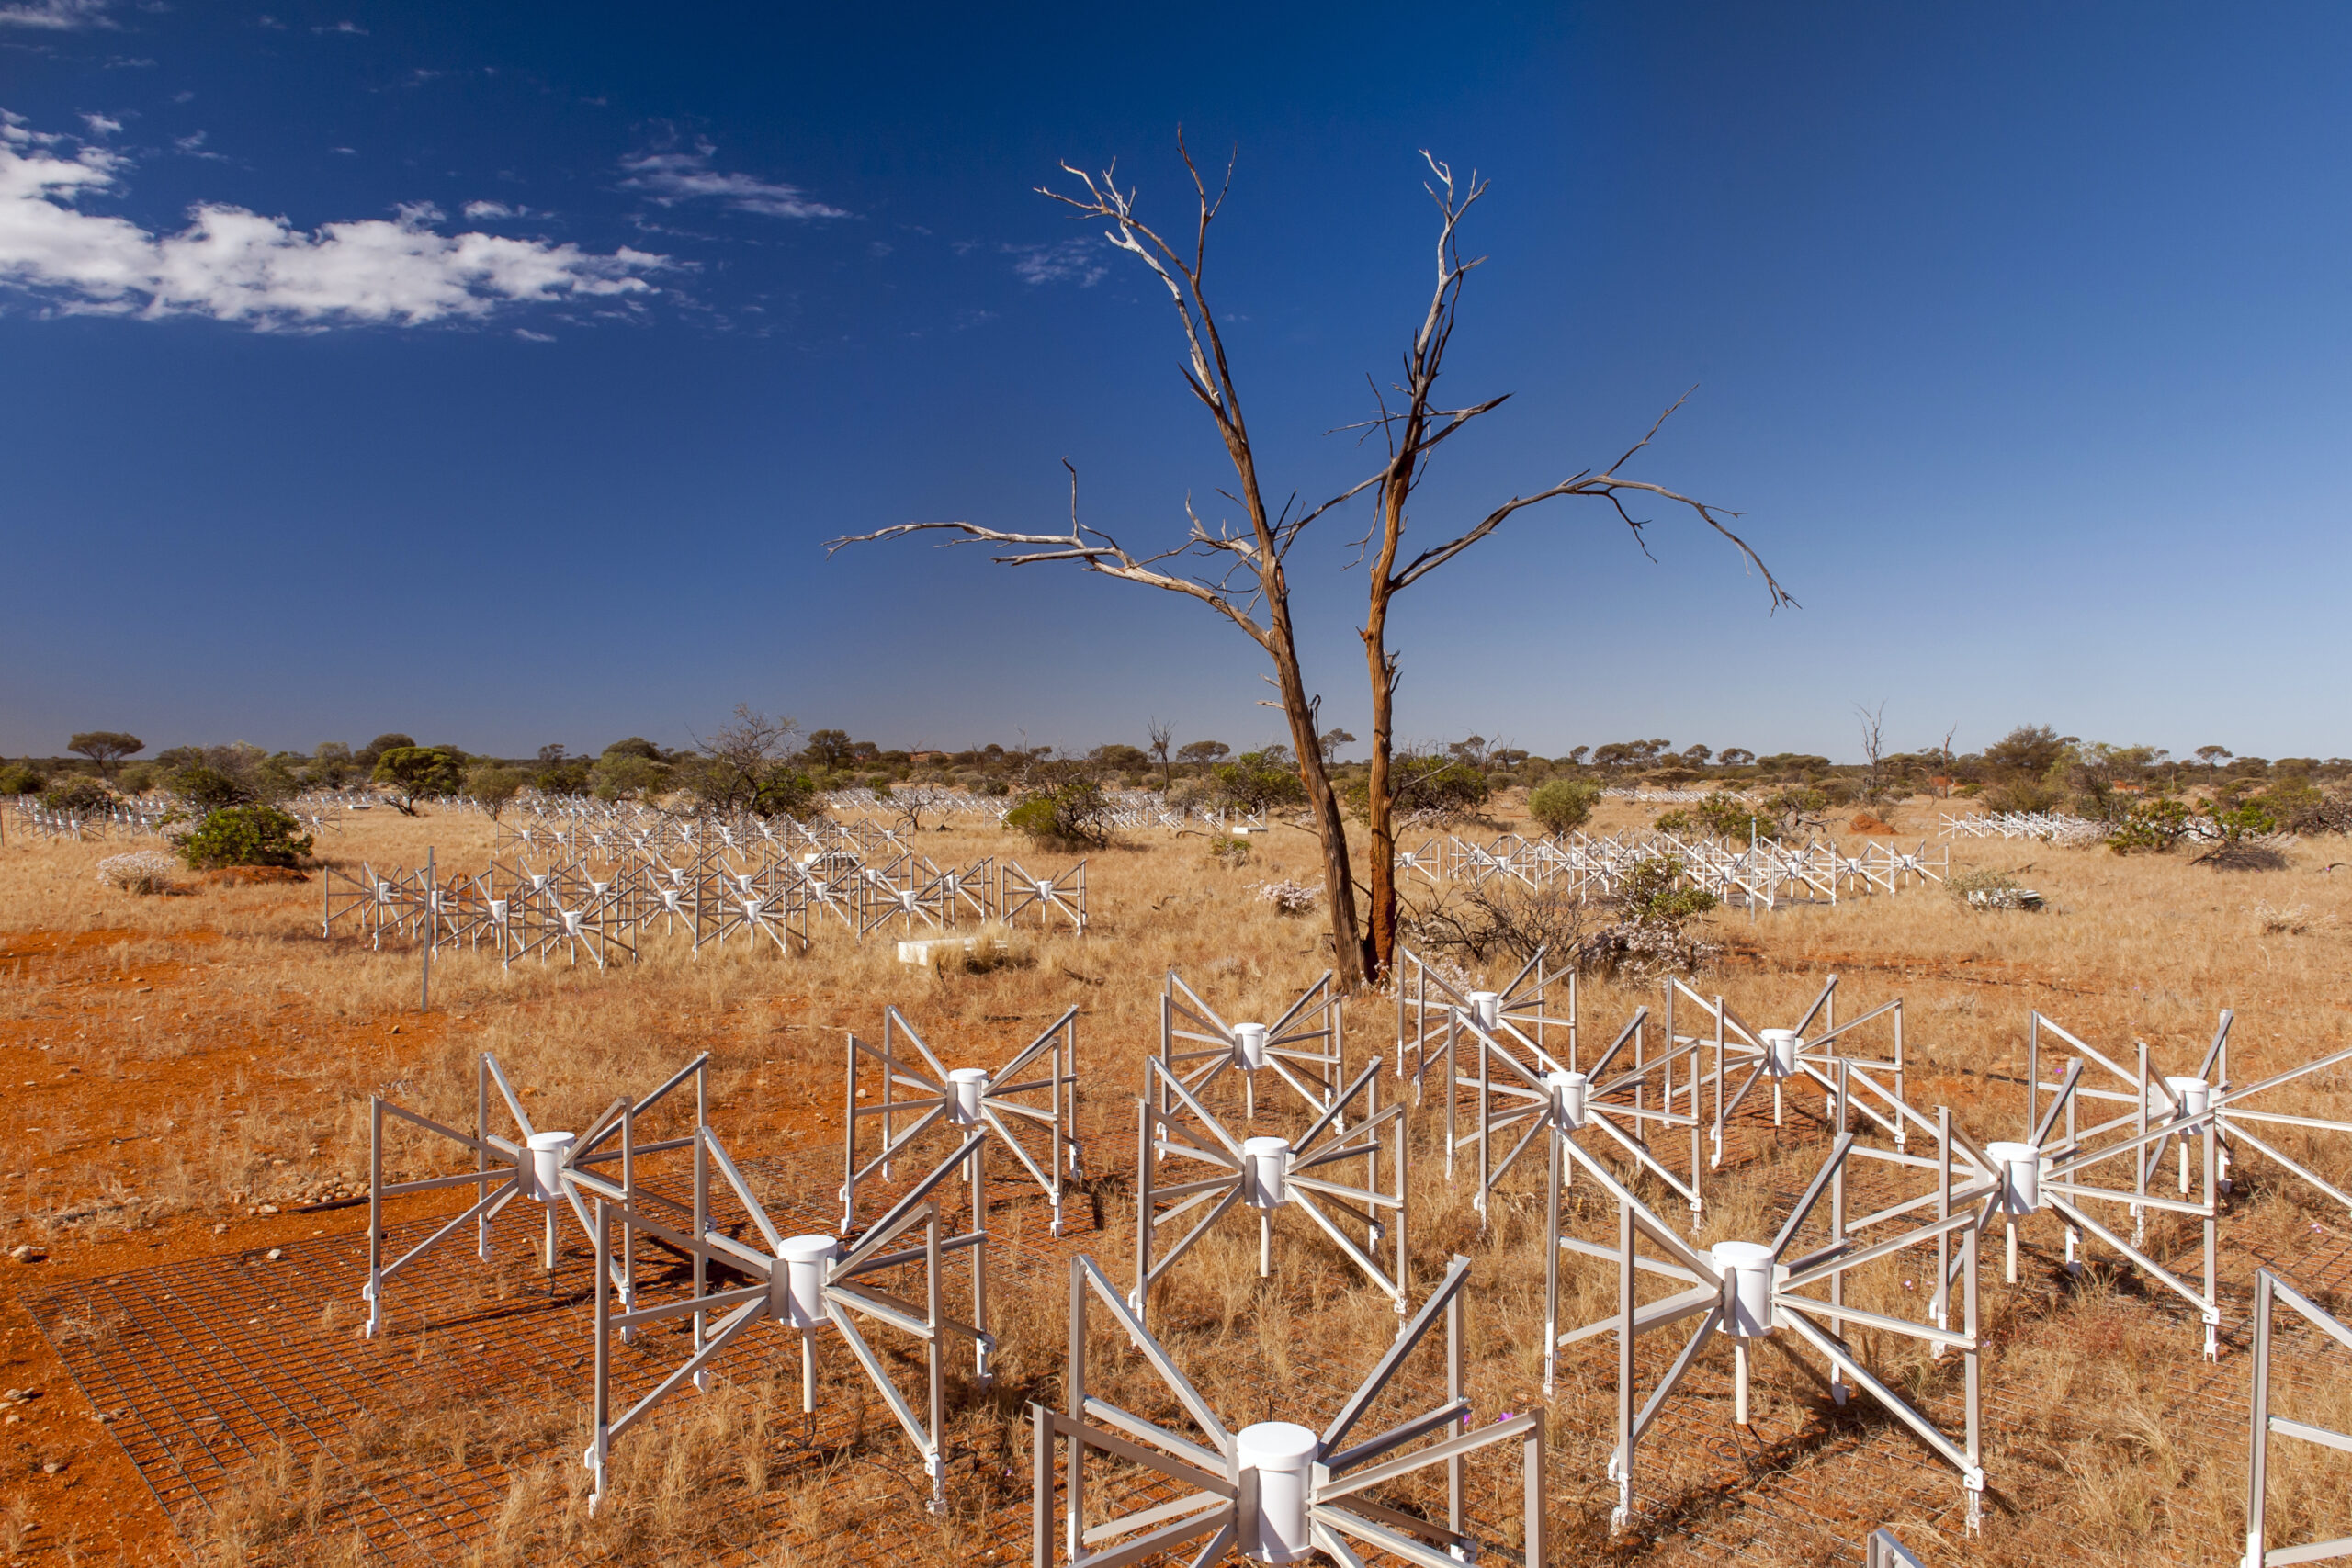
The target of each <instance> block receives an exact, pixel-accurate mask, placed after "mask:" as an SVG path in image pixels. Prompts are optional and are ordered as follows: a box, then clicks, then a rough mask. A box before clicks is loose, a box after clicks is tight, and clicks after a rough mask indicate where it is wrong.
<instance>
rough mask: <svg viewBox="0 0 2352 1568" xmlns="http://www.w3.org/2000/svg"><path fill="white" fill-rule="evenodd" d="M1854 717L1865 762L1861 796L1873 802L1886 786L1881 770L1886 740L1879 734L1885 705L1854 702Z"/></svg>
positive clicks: (1884, 713)
mask: <svg viewBox="0 0 2352 1568" xmlns="http://www.w3.org/2000/svg"><path fill="white" fill-rule="evenodd" d="M1854 717H1855V719H1856V720H1857V721H1859V722H1860V725H1861V727H1862V761H1863V762H1864V763H1865V764H1867V771H1866V772H1865V773H1863V775H1862V798H1863V799H1865V800H1869V801H1871V802H1875V801H1876V800H1877V799H1878V797H1879V795H1881V794H1882V793H1883V791H1884V789H1885V787H1886V781H1885V777H1884V774H1883V767H1884V763H1885V759H1886V742H1885V741H1884V740H1883V739H1882V738H1881V735H1880V731H1881V730H1882V729H1883V728H1884V727H1885V723H1886V705H1885V704H1884V703H1881V704H1879V705H1878V706H1877V707H1875V708H1871V707H1865V706H1863V705H1861V704H1860V703H1856V704H1855V705H1854Z"/></svg>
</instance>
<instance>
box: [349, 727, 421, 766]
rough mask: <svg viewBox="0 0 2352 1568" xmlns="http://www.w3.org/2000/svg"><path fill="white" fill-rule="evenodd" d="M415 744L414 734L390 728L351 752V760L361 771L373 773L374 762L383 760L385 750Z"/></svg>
mask: <svg viewBox="0 0 2352 1568" xmlns="http://www.w3.org/2000/svg"><path fill="white" fill-rule="evenodd" d="M415 744H416V738H415V737H414V736H411V735H402V734H401V732H400V731H398V730H396V729H395V730H390V731H388V732H386V733H385V734H382V735H379V736H378V737H376V739H373V740H370V741H369V742H368V744H367V745H365V746H362V747H361V748H360V749H359V750H357V751H356V752H354V753H353V754H352V758H351V760H352V761H353V763H354V764H356V766H357V767H358V768H359V770H360V771H361V772H362V773H374V772H375V771H376V764H377V763H378V762H380V761H383V760H384V753H385V752H387V751H397V750H400V749H401V747H403V746H413V745H415Z"/></svg>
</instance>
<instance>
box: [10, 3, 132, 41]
mask: <svg viewBox="0 0 2352 1568" xmlns="http://www.w3.org/2000/svg"><path fill="white" fill-rule="evenodd" d="M111 6H112V0H17V4H15V5H8V6H0V28H42V29H43V30H45V31H49V32H61V33H62V32H72V31H73V30H74V29H75V28H111V27H113V26H115V21H114V18H113V17H109V16H107V11H108V10H109V9H110V8H111Z"/></svg>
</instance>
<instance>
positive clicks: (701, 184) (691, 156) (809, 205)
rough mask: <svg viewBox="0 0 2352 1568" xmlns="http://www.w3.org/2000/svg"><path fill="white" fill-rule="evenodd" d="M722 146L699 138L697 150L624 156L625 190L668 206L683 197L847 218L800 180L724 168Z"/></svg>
mask: <svg viewBox="0 0 2352 1568" xmlns="http://www.w3.org/2000/svg"><path fill="white" fill-rule="evenodd" d="M716 152H718V148H717V147H715V146H713V145H712V144H711V143H709V142H707V141H704V142H699V143H697V144H696V145H695V150H694V151H693V152H643V153H639V154H638V155H637V156H636V157H633V158H624V159H622V160H621V173H622V174H623V175H627V176H628V177H627V178H625V179H623V180H622V181H621V188H622V189H623V190H633V191H637V192H639V193H640V194H642V195H643V196H644V197H647V198H648V199H649V200H650V201H653V202H655V203H656V204H658V205H660V206H662V207H674V206H676V205H677V204H678V203H680V202H682V201H718V202H724V203H726V204H727V205H728V206H729V207H731V208H733V209H735V210H736V211H738V212H757V213H761V214H763V215H764V216H766V217H769V218H847V217H849V216H850V214H848V213H847V212H844V211H843V210H842V209H840V208H838V207H828V206H826V205H825V204H824V203H823V202H821V201H818V200H816V199H814V198H813V197H810V196H809V193H808V192H806V191H804V190H802V189H801V188H800V187H799V186H790V185H781V184H778V183H776V182H775V181H771V180H763V179H761V178H760V177H759V176H757V175H730V174H723V173H721V172H720V171H718V170H717V169H714V168H712V167H711V166H710V160H711V157H712V155H713V154H714V153H716Z"/></svg>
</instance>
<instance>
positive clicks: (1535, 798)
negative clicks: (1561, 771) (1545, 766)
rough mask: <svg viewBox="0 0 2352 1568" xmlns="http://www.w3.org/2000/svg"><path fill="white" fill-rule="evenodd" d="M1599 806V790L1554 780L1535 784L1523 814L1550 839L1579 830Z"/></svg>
mask: <svg viewBox="0 0 2352 1568" xmlns="http://www.w3.org/2000/svg"><path fill="white" fill-rule="evenodd" d="M1598 805H1600V785H1599V784H1588V783H1586V782H1585V781H1584V780H1582V779H1554V780H1552V781H1551V782H1550V783H1548V784H1537V785H1536V786H1535V787H1534V788H1533V789H1532V790H1531V791H1529V792H1528V795H1527V814H1528V815H1529V816H1530V817H1532V818H1535V820H1536V822H1537V823H1538V824H1540V825H1541V826H1542V828H1543V829H1544V831H1545V832H1547V833H1550V834H1552V835H1553V836H1554V837H1555V838H1557V837H1562V836H1565V835H1566V834H1569V833H1573V832H1575V831H1576V830H1577V829H1579V828H1581V827H1583V826H1584V825H1585V823H1586V821H1587V820H1589V818H1591V816H1592V808H1593V807H1596V806H1598Z"/></svg>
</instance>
